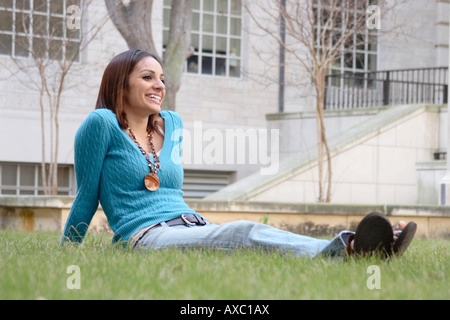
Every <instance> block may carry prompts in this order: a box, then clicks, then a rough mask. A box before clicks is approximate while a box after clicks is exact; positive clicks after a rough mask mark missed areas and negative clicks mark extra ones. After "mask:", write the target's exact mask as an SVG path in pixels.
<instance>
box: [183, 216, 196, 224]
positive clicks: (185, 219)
mask: <svg viewBox="0 0 450 320" xmlns="http://www.w3.org/2000/svg"><path fill="white" fill-rule="evenodd" d="M181 220H183V222H184V223H186V224H187V225H188V226H196V225H197V224H196V223H193V222H190V221H189V220H188V219H187V218H186V215H185V214H182V215H181Z"/></svg>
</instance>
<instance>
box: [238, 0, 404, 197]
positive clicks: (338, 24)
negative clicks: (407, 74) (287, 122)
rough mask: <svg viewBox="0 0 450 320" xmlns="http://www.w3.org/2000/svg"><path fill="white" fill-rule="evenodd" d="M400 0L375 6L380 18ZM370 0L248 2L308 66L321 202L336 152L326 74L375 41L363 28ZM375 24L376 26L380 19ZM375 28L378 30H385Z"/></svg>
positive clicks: (257, 18) (274, 34)
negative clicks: (327, 114) (328, 124)
mask: <svg viewBox="0 0 450 320" xmlns="http://www.w3.org/2000/svg"><path fill="white" fill-rule="evenodd" d="M402 1H403V0H393V1H392V3H391V5H390V6H389V7H388V6H387V5H384V6H382V7H378V6H376V7H372V8H376V9H377V10H379V11H377V12H376V13H377V14H378V16H377V18H378V19H379V18H380V16H381V14H383V15H385V14H386V13H387V12H388V11H392V10H393V8H394V7H395V6H396V5H398V4H399V3H400V2H402ZM372 2H375V1H372ZM368 3H369V2H368V1H367V0H340V1H335V0H300V1H299V0H271V1H265V0H264V1H263V2H261V1H259V0H249V1H248V3H247V4H246V5H245V8H246V9H247V12H248V14H249V16H250V17H251V18H252V21H254V22H255V23H256V25H257V26H258V28H260V29H261V30H263V31H264V32H265V33H266V34H268V35H270V36H271V37H272V38H274V39H275V40H276V41H277V42H278V43H279V44H280V46H282V47H283V48H284V50H286V52H287V53H289V54H290V55H291V57H293V58H294V60H296V61H297V62H298V63H299V64H300V65H301V66H302V67H303V69H304V70H306V72H307V74H309V76H310V77H311V82H312V83H313V85H314V87H315V98H316V123H317V141H318V171H319V172H318V174H319V201H320V202H330V201H331V190H332V189H331V187H332V176H333V169H332V155H331V150H330V147H329V145H328V141H327V135H326V128H325V123H324V101H325V89H326V80H325V79H326V76H327V74H328V72H329V70H330V67H331V66H332V65H333V63H335V61H337V60H338V59H340V58H341V57H344V58H351V59H353V52H354V49H355V48H356V47H358V46H364V45H365V44H367V43H368V42H369V41H373V39H375V41H376V37H374V38H373V39H372V40H371V39H368V38H366V37H365V36H364V33H361V30H366V28H368V27H369V26H368V25H367V24H368V21H369V20H370V23H372V24H373V19H369V18H373V13H372V12H371V11H370V10H369V11H368V9H369V6H368ZM250 4H252V5H257V6H258V7H259V8H260V10H261V11H262V13H263V15H264V16H265V18H264V19H261V18H260V16H256V15H255V14H254V12H253V11H252V9H251V6H250ZM269 21H270V22H272V23H270V22H269ZM375 22H378V21H375ZM274 25H275V26H279V25H282V30H283V32H274V30H273V26H274ZM374 26H375V28H378V26H377V25H376V24H374ZM375 31H377V30H375ZM383 33H386V30H384V31H383ZM377 34H378V36H379V35H381V32H377ZM325 156H326V160H325ZM325 161H326V163H327V170H326V175H325V172H324V163H325ZM325 184H326V186H327V190H326V192H325V191H324V189H325V187H324V186H325Z"/></svg>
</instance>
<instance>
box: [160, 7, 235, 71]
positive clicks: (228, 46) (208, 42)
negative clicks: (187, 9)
mask: <svg viewBox="0 0 450 320" xmlns="http://www.w3.org/2000/svg"><path fill="white" fill-rule="evenodd" d="M171 3H172V1H171V0H165V1H164V28H163V45H164V48H165V47H166V45H167V40H168V35H169V26H170V10H171ZM191 44H192V47H193V48H194V54H193V55H192V56H191V57H190V58H188V59H187V61H186V66H185V71H186V72H187V73H194V74H203V75H211V76H220V77H240V76H241V71H240V70H241V56H242V2H241V0H194V7H193V11H192V24H191Z"/></svg>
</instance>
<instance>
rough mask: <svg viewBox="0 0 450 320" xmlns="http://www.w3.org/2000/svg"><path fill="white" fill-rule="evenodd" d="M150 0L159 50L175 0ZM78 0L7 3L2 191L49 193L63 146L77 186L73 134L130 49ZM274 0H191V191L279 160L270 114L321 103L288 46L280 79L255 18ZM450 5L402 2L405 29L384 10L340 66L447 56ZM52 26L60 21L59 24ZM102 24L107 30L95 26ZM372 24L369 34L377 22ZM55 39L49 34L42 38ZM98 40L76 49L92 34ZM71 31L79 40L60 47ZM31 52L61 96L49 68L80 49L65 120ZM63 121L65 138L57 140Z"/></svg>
mask: <svg viewBox="0 0 450 320" xmlns="http://www.w3.org/2000/svg"><path fill="white" fill-rule="evenodd" d="M392 1H394V0H392ZM153 2H154V4H153V11H152V28H153V39H154V41H155V44H156V46H157V47H158V48H159V49H158V50H159V52H158V54H159V55H160V56H161V55H162V53H163V50H164V44H165V42H166V41H167V31H168V26H169V24H168V17H169V13H170V6H171V1H169V0H164V1H163V0H154V1H153ZM55 3H56V4H55ZM288 3H289V1H288ZM318 3H319V4H320V1H318ZM288 5H289V4H288ZM367 5H368V6H369V5H370V3H369V1H367ZM71 6H72V8H71ZM73 6H75V10H74V8H73ZM77 7H79V8H81V9H82V8H83V7H82V5H81V4H80V3H79V1H73V0H60V1H47V0H39V1H38V0H2V1H0V43H1V46H0V66H1V70H0V83H1V90H0V137H1V139H0V195H40V194H43V193H44V186H43V182H42V177H41V163H42V160H43V158H44V157H45V159H46V161H47V162H48V161H49V160H50V159H51V157H52V155H53V154H54V151H55V149H56V148H58V154H57V162H58V163H59V169H58V194H61V195H73V194H74V193H75V192H76V181H75V175H74V171H73V142H74V136H75V132H76V130H77V128H78V127H79V125H80V124H81V122H82V121H83V119H84V118H85V117H86V116H87V115H88V114H89V112H91V111H92V110H93V109H94V106H95V101H96V98H97V91H98V88H99V85H100V81H101V77H102V74H103V70H104V68H105V67H106V65H107V64H108V62H109V61H110V60H111V59H112V58H113V57H114V56H115V55H116V54H118V53H120V52H122V51H125V50H127V49H128V47H127V45H126V42H125V40H124V39H123V38H122V37H121V35H120V33H119V32H118V31H117V30H116V28H115V27H114V25H113V24H112V22H111V21H110V20H109V19H108V13H107V10H106V7H105V4H104V2H103V1H100V0H95V1H92V3H91V4H90V6H89V8H88V9H87V11H83V10H79V11H77V10H76V8H77ZM267 8H269V10H275V7H274V6H273V5H270V1H268V0H267V1H266V0H242V1H241V0H195V1H194V10H193V13H192V32H191V37H192V47H193V49H194V54H193V55H192V56H191V57H190V58H189V59H188V60H187V61H186V66H185V72H184V74H183V78H182V86H181V89H180V91H179V92H178V94H177V106H176V111H177V112H179V113H180V114H181V116H182V117H183V119H184V127H185V140H184V141H185V146H184V153H185V154H184V167H185V174H186V175H185V186H184V189H185V195H186V196H187V197H203V196H206V195H207V194H209V193H211V192H214V191H216V190H218V189H220V188H222V187H223V186H225V185H227V184H230V183H232V182H234V181H237V180H240V179H241V178H243V177H246V176H248V175H249V174H250V173H253V172H256V171H258V170H260V168H264V167H265V168H270V167H271V164H273V163H275V162H276V161H278V160H280V159H278V157H279V153H277V150H278V149H277V148H278V147H279V144H280V142H279V141H280V139H281V140H282V139H284V137H283V136H281V135H280V134H279V131H277V130H274V131H271V130H268V126H267V120H266V115H267V114H274V113H278V112H279V111H280V110H281V103H282V110H283V112H286V113H289V112H292V113H295V112H311V111H313V110H314V109H315V95H314V90H313V89H312V85H311V81H310V76H309V75H308V74H307V73H306V72H305V71H304V69H303V68H302V67H301V66H300V65H299V63H298V61H296V59H295V57H293V56H292V55H290V54H289V53H285V55H286V56H285V60H284V63H283V67H284V68H283V70H284V71H283V72H284V73H283V76H284V78H285V81H284V83H283V84H285V85H284V86H283V88H281V87H280V81H279V79H280V75H281V74H280V61H281V60H280V55H281V52H282V50H280V45H279V44H278V42H277V41H276V40H275V39H274V38H273V37H271V36H270V35H268V34H267V33H265V32H263V31H262V30H261V29H260V28H259V27H258V25H257V24H256V23H255V20H254V18H252V17H256V18H258V19H265V18H267V14H268V11H267ZM448 12H449V1H448V0H447V1H445V0H433V1H429V0H411V1H407V2H405V3H402V4H401V6H400V7H399V8H398V10H395V11H394V13H395V15H396V16H395V18H396V20H395V21H402V24H403V25H402V28H400V29H396V30H395V32H391V33H388V34H386V35H382V33H383V30H387V29H388V28H389V24H390V23H391V21H393V20H392V19H391V18H392V17H390V16H389V17H383V16H381V17H380V19H381V29H379V30H376V31H373V32H372V31H371V32H370V35H372V34H375V33H376V32H377V39H376V41H375V42H374V43H371V44H370V45H369V44H366V45H365V46H363V47H359V48H358V49H355V51H354V52H353V57H354V58H353V59H352V61H351V63H349V62H348V61H347V62H346V61H344V60H342V61H341V62H340V64H337V65H335V66H334V71H335V72H342V73H344V72H350V71H352V72H357V71H376V70H387V69H405V68H419V67H421V68H429V67H442V66H444V67H445V66H448V38H449V37H448V29H449V18H448ZM270 16H273V17H276V16H277V15H276V14H275V15H270ZM267 21H268V22H269V21H270V19H269V20H267ZM275 22H276V21H275ZM275 22H274V23H273V25H272V26H271V28H272V30H273V32H274V33H277V32H279V31H280V29H279V25H278V24H276V23H275ZM78 23H79V25H78ZM55 25H61V26H62V27H61V28H60V29H54V28H52V26H55ZM98 25H102V28H101V29H99V30H98V33H96V34H95V36H93V34H94V33H95V31H96V30H97V29H96V26H98ZM50 30H57V31H55V32H53V33H52V32H50ZM364 32H365V33H367V35H368V36H369V31H367V30H364ZM49 37H51V38H52V41H51V44H50V45H47V47H45V46H44V47H42V44H43V43H45V41H46V39H47V40H48V38H49ZM91 38H92V41H90V42H89V44H88V45H87V46H86V48H84V49H83V50H82V51H81V52H78V51H77V49H80V48H82V47H83V41H85V40H86V39H91ZM58 41H59V42H58ZM64 41H65V42H68V43H70V44H71V45H70V46H66V47H65V49H64V50H60V49H58V48H60V46H61V43H63V42H64ZM288 41H289V39H288ZM47 43H50V42H47ZM58 43H59V44H58ZM294 45H297V44H294ZM24 48H25V49H24ZM31 49H33V50H31ZM300 49H301V48H300ZM31 51H33V52H38V53H39V52H41V53H40V55H38V58H39V57H41V58H42V57H44V58H46V59H47V61H50V62H49V63H50V64H51V66H50V67H49V68H48V69H47V70H48V71H47V72H49V73H48V75H46V78H47V80H48V89H49V91H50V92H52V93H53V94H54V93H55V92H57V86H56V84H55V83H54V82H51V81H52V80H53V79H52V72H51V71H52V68H53V70H59V69H58V68H59V67H61V63H60V61H62V60H63V57H64V56H67V55H70V54H74V52H75V53H76V58H75V62H74V64H73V65H72V67H71V68H70V70H69V72H68V73H67V76H66V78H65V82H64V86H63V88H62V94H61V102H60V109H59V111H58V113H57V117H58V122H57V123H58V127H55V126H54V125H52V123H51V120H50V119H51V118H52V117H55V116H56V111H55V110H54V109H51V108H50V107H49V106H50V103H51V102H50V100H51V99H50V100H49V98H48V97H49V96H48V95H47V92H43V93H42V92H40V89H41V88H42V86H41V82H40V70H39V69H38V68H36V63H35V61H36V57H33V56H32V54H31V53H30V52H31ZM44 51H45V52H46V53H42V52H44ZM42 55H43V56H42ZM357 57H359V58H357ZM358 61H359V62H358ZM361 61H363V63H360V62H361ZM55 74H56V71H55ZM281 90H283V91H281ZM281 92H282V94H283V99H282V100H281V99H280V93H281ZM40 101H43V105H44V109H43V113H42V112H41V107H40ZM55 105H56V103H55V102H53V106H55ZM52 112H53V114H51V113H52ZM42 115H43V117H44V118H43V119H42V118H41V117H42ZM56 131H58V132H59V137H58V141H57V147H56V144H55V143H53V144H52V143H51V140H52V139H55V136H56ZM42 132H44V133H45V134H44V135H43V134H42ZM315 134H316V133H315V132H311V135H315ZM290 139H292V138H290ZM272 142H273V143H272ZM43 143H45V150H44V151H43V148H42V145H43ZM281 144H282V142H281ZM49 169H50V168H49Z"/></svg>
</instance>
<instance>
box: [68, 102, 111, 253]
mask: <svg viewBox="0 0 450 320" xmlns="http://www.w3.org/2000/svg"><path fill="white" fill-rule="evenodd" d="M108 125H109V123H108V121H107V120H106V119H104V118H103V117H102V116H101V114H99V113H97V112H95V111H94V112H91V113H90V114H89V116H88V117H87V118H86V119H85V120H84V121H83V123H82V124H81V126H80V127H79V129H78V131H77V133H76V135H75V146H74V153H75V175H76V179H77V195H76V197H75V201H74V202H73V204H72V207H71V210H70V213H69V217H68V218H67V221H66V225H65V227H64V232H63V236H62V238H61V244H62V243H64V242H66V241H71V242H78V243H81V242H82V241H83V239H84V236H85V234H86V231H87V229H88V227H89V224H90V223H91V220H92V217H93V216H94V214H95V212H96V211H97V208H98V202H99V200H98V198H99V185H100V176H101V172H102V167H103V161H104V159H105V156H106V153H107V150H108V145H109V141H110V139H109V135H110V130H109V127H108Z"/></svg>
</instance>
